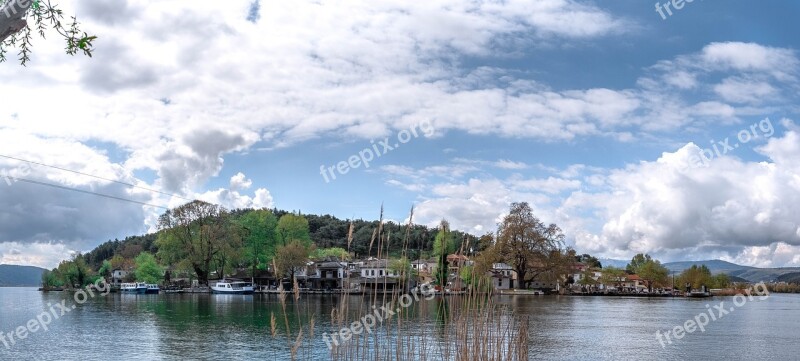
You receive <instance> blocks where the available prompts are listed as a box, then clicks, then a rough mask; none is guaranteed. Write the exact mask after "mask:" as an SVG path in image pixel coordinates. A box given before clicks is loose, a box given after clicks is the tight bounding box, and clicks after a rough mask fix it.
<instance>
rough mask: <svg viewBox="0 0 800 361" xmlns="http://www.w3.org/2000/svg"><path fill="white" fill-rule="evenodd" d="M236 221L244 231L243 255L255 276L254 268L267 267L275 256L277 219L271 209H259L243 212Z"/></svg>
mask: <svg viewBox="0 0 800 361" xmlns="http://www.w3.org/2000/svg"><path fill="white" fill-rule="evenodd" d="M238 222H239V225H240V226H241V227H242V229H243V231H244V237H243V238H242V241H243V242H242V243H243V246H244V252H243V257H244V258H245V259H246V260H247V261H248V262H249V263H250V266H251V268H252V270H253V276H255V273H256V269H262V270H264V269H267V266H268V263H269V260H270V259H272V257H274V256H275V247H276V246H277V244H276V237H277V236H276V234H275V230H276V228H277V226H278V220H277V218H276V217H275V215H274V214H272V212H271V211H269V210H267V209H259V210H255V211H251V212H248V213H245V214H244V215H242V216H241V217H240V218H239V220H238Z"/></svg>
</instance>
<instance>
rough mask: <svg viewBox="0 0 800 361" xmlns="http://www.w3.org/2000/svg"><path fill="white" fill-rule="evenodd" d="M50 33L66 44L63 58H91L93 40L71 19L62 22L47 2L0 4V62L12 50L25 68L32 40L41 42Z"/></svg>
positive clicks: (4, 0) (12, 0)
mask: <svg viewBox="0 0 800 361" xmlns="http://www.w3.org/2000/svg"><path fill="white" fill-rule="evenodd" d="M53 31H55V33H56V34H58V36H59V37H61V38H62V39H63V40H64V41H65V42H66V46H65V48H64V49H65V51H66V53H67V54H69V55H75V54H77V53H78V52H82V53H83V54H84V55H87V56H89V57H91V56H92V50H93V49H92V42H93V41H94V40H95V39H97V37H96V36H94V35H89V34H87V33H86V32H84V31H82V30H81V29H80V23H78V20H77V19H76V18H75V17H74V16H73V17H70V18H69V19H64V12H63V11H62V10H61V9H59V8H58V7H57V5H54V4H53V3H52V2H51V1H50V0H0V62H4V61H6V53H7V52H8V51H9V50H10V49H16V50H17V56H18V59H19V61H20V63H21V64H22V65H25V64H26V63H27V62H28V61H29V60H30V55H31V48H32V46H33V44H32V40H33V38H34V36H35V35H38V36H39V37H41V38H45V36H46V35H47V33H48V32H53Z"/></svg>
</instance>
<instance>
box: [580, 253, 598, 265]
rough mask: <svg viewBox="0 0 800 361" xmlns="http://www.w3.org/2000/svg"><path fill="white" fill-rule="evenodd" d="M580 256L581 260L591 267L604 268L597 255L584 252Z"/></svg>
mask: <svg viewBox="0 0 800 361" xmlns="http://www.w3.org/2000/svg"><path fill="white" fill-rule="evenodd" d="M579 258H580V261H581V262H583V263H584V264H586V265H587V266H589V268H603V264H602V263H600V260H599V259H597V257H594V256H592V255H589V254H585V253H584V254H582V255H581V256H580V257H579Z"/></svg>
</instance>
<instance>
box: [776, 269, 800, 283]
mask: <svg viewBox="0 0 800 361" xmlns="http://www.w3.org/2000/svg"><path fill="white" fill-rule="evenodd" d="M776 281H778V282H787V283H800V272H792V273H787V274H784V275H780V276H778V278H777V279H776Z"/></svg>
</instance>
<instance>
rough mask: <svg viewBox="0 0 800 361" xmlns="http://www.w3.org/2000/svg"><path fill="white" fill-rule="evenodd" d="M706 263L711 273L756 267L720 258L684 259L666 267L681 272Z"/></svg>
mask: <svg viewBox="0 0 800 361" xmlns="http://www.w3.org/2000/svg"><path fill="white" fill-rule="evenodd" d="M701 265H705V266H706V267H708V269H709V270H711V273H713V274H717V273H726V274H729V275H730V274H733V273H735V272H744V271H747V270H752V269H754V267H748V266H740V265H738V264H735V263H731V262H726V261H721V260H718V259H715V260H706V261H684V262H669V263H664V267H666V268H667V269H668V270H669V271H670V272H675V273H681V272H683V271H684V270H686V269H689V268H691V267H692V266H701Z"/></svg>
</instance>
